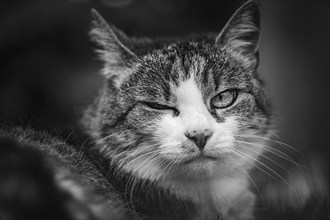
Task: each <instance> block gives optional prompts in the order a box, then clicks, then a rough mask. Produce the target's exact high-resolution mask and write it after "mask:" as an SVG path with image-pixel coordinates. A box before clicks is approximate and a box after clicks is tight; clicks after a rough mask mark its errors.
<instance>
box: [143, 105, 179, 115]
mask: <svg viewBox="0 0 330 220" xmlns="http://www.w3.org/2000/svg"><path fill="white" fill-rule="evenodd" d="M144 104H145V105H146V106H148V107H149V108H152V109H156V110H171V111H173V112H174V115H175V116H178V115H179V114H180V112H179V110H177V109H176V108H174V107H171V106H167V105H162V104H158V103H155V102H144Z"/></svg>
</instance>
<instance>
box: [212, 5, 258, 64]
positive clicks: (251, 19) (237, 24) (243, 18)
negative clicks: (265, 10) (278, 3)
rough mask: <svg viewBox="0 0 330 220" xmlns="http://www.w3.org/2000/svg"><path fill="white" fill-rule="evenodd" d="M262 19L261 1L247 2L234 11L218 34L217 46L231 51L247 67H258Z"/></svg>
mask: <svg viewBox="0 0 330 220" xmlns="http://www.w3.org/2000/svg"><path fill="white" fill-rule="evenodd" d="M260 20H261V11H260V3H259V1H257V0H252V1H248V2H246V3H245V4H243V5H242V6H241V7H240V8H239V9H238V10H237V11H236V12H235V13H234V15H233V16H232V17H231V18H230V19H229V21H228V22H227V24H226V25H225V27H224V28H223V29H222V31H221V33H220V34H219V35H218V36H217V38H216V41H215V44H216V46H217V47H218V48H221V49H225V50H227V51H229V52H230V53H231V54H233V55H234V56H235V58H237V59H238V60H239V61H241V63H242V65H243V66H245V67H246V68H256V67H257V65H258V53H257V52H258V43H259V38H260V23H261V21H260Z"/></svg>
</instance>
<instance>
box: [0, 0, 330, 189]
mask: <svg viewBox="0 0 330 220" xmlns="http://www.w3.org/2000/svg"><path fill="white" fill-rule="evenodd" d="M244 2H245V1H201V0H198V1H179V0H176V1H174V0H172V1H165V0H164V1H160V0H158V1H157V0H150V1H148V0H143V1H138V0H66V1H17V0H1V1H0V51H1V52H0V53H1V56H0V57H1V71H0V72H1V76H0V120H5V121H8V122H13V121H16V122H17V121H19V122H20V123H23V124H24V123H29V124H33V123H35V122H37V123H40V124H42V125H44V126H45V127H47V128H51V129H55V130H56V129H59V130H61V129H64V130H65V129H72V128H73V127H74V126H75V125H74V124H75V122H76V121H77V119H78V118H79V117H80V113H81V109H82V108H83V107H84V106H85V105H86V104H88V103H90V101H91V100H92V98H93V95H94V94H95V92H96V91H97V89H98V88H99V86H100V85H101V83H102V78H101V77H100V76H99V75H98V74H97V71H98V69H99V68H100V67H101V63H100V62H99V61H98V60H97V59H96V55H95V54H94V53H93V47H94V45H93V44H92V43H91V42H90V41H89V39H88V31H89V26H90V19H91V16H90V10H91V9H92V8H95V9H96V10H98V11H99V12H100V13H101V14H102V15H103V16H104V18H105V19H106V20H108V21H109V22H111V23H112V24H114V25H115V26H117V27H118V28H119V29H121V30H123V31H124V32H125V33H126V34H127V35H128V36H136V37H142V36H148V37H166V36H183V35H186V34H190V33H193V32H219V31H220V30H221V28H222V27H223V26H224V25H225V23H226V22H227V20H228V19H229V18H230V16H231V15H232V14H233V13H234V11H235V10H236V9H237V8H238V7H239V6H240V5H241V4H243V3H244ZM329 6H330V5H329V1H262V8H263V34H262V41H261V45H260V74H261V76H262V77H263V78H264V79H265V81H266V83H267V85H268V87H269V90H270V93H271V95H272V97H273V102H274V108H275V111H276V114H277V115H278V116H279V118H280V120H279V121H280V123H279V126H278V130H279V132H278V133H277V134H278V136H279V137H280V140H281V141H283V142H285V143H288V144H290V145H292V146H294V147H296V148H299V149H300V150H302V151H303V152H304V153H305V154H308V155H312V156H313V157H315V158H318V161H319V163H318V165H317V166H319V167H320V169H323V170H325V171H326V172H325V173H329V172H328V171H329V143H330V141H329V134H330V132H329V131H330V126H329V124H330V120H329V119H330V118H329V117H330V116H329V112H330V109H329V106H330V97H329V96H330V95H329V94H330V91H329V88H330V85H329V84H330V80H329V78H330V75H329V74H330V73H329V60H330V59H329V58H330V57H329V39H330V38H329V37H330V36H329V26H330V25H329V22H330V19H329V8H330V7H329ZM325 178H326V179H327V184H328V183H329V175H328V176H326V177H325Z"/></svg>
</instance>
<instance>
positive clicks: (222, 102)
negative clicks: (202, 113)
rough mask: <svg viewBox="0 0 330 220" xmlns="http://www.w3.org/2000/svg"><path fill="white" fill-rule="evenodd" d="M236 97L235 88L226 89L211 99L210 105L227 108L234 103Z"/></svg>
mask: <svg viewBox="0 0 330 220" xmlns="http://www.w3.org/2000/svg"><path fill="white" fill-rule="evenodd" d="M236 98H237V90H235V89H228V90H225V91H223V92H221V93H219V94H218V95H216V96H214V97H213V98H212V99H211V106H212V107H213V108H227V107H229V106H231V105H232V104H234V102H235V101H236Z"/></svg>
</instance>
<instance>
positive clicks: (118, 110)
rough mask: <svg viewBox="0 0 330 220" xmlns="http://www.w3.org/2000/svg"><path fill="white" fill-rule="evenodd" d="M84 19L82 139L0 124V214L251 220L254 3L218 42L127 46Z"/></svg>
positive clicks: (261, 90)
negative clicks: (96, 86)
mask: <svg viewBox="0 0 330 220" xmlns="http://www.w3.org/2000/svg"><path fill="white" fill-rule="evenodd" d="M92 16H93V21H92V29H91V31H90V36H91V39H92V40H93V41H94V42H95V43H96V44H97V45H98V49H97V50H96V51H97V53H98V54H99V57H100V60H101V61H102V62H103V64H104V66H103V68H102V70H101V75H102V76H103V77H104V85H103V87H102V88H100V91H99V94H98V95H97V97H96V99H95V101H94V103H93V104H92V105H91V106H89V107H88V108H87V109H86V110H85V113H84V116H83V118H82V120H81V127H80V128H79V129H82V130H83V136H84V138H82V137H79V138H80V141H81V142H82V143H80V144H71V143H69V142H68V141H66V140H64V139H62V138H61V137H58V136H55V135H52V134H50V133H49V132H47V131H44V130H41V131H37V130H33V129H29V128H24V129H23V128H22V127H18V126H13V125H7V124H1V125H0V145H1V148H0V150H1V154H0V156H1V161H0V164H1V169H0V172H1V173H0V175H1V177H5V178H1V179H0V189H1V191H0V198H1V204H5V205H3V206H0V218H1V219H18V218H24V217H25V218H36V217H41V218H54V219H58V218H63V219H114V220H115V219H164V220H165V219H189V220H190V219H205V220H207V219H211V220H216V219H257V218H258V216H257V215H256V212H258V210H257V209H256V207H257V205H258V199H259V197H258V193H260V192H259V190H258V188H257V187H256V188H255V190H257V191H258V192H256V191H255V190H253V189H252V188H253V187H251V184H252V185H253V183H254V181H253V179H252V178H251V176H250V174H251V173H250V171H251V170H252V169H253V168H255V167H258V165H260V164H259V163H258V160H259V157H260V156H261V155H262V154H263V153H264V151H265V150H266V149H265V148H266V147H265V146H266V144H267V143H266V142H267V141H268V140H269V139H268V138H269V136H270V135H271V134H272V130H273V128H274V117H273V111H272V105H271V101H270V98H269V95H268V94H267V90H266V88H265V83H264V82H263V80H262V79H261V77H260V76H259V73H258V63H259V58H258V56H259V54H258V45H259V41H260V31H261V10H260V3H259V2H258V1H256V0H250V1H248V2H246V3H245V4H243V5H242V6H241V7H240V8H239V9H238V10H237V11H236V12H235V13H234V14H233V16H232V17H231V18H230V19H229V21H228V22H227V24H226V25H225V26H224V28H223V29H222V31H221V32H220V33H218V34H204V35H191V36H187V37H180V38H170V39H153V40H151V39H149V38H129V37H127V36H126V35H125V34H124V33H123V32H121V31H120V30H118V29H117V28H115V27H114V26H112V25H110V24H108V23H107V22H106V21H105V20H104V19H103V18H102V17H101V15H100V14H99V13H98V12H96V11H95V10H92ZM86 136H87V137H86ZM84 140H86V141H84ZM4 167H7V169H8V170H7V169H5V168H4ZM17 179H19V180H20V181H17ZM27 183H30V184H27ZM10 186H13V187H12V189H20V190H18V191H17V190H10V189H11V187H10ZM45 186H47V187H45ZM7 189H8V190H7ZM23 192H26V193H27V194H25V193H23ZM26 195H27V197H28V199H27V197H24V196H26ZM34 196H35V197H34ZM33 198H37V199H35V200H33ZM17 201H19V202H18V203H17ZM17 209H22V211H21V212H20V213H17V212H15V210H17ZM269 217H271V216H270V215H269V214H268V215H267V218H269ZM261 219H263V218H261Z"/></svg>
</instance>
